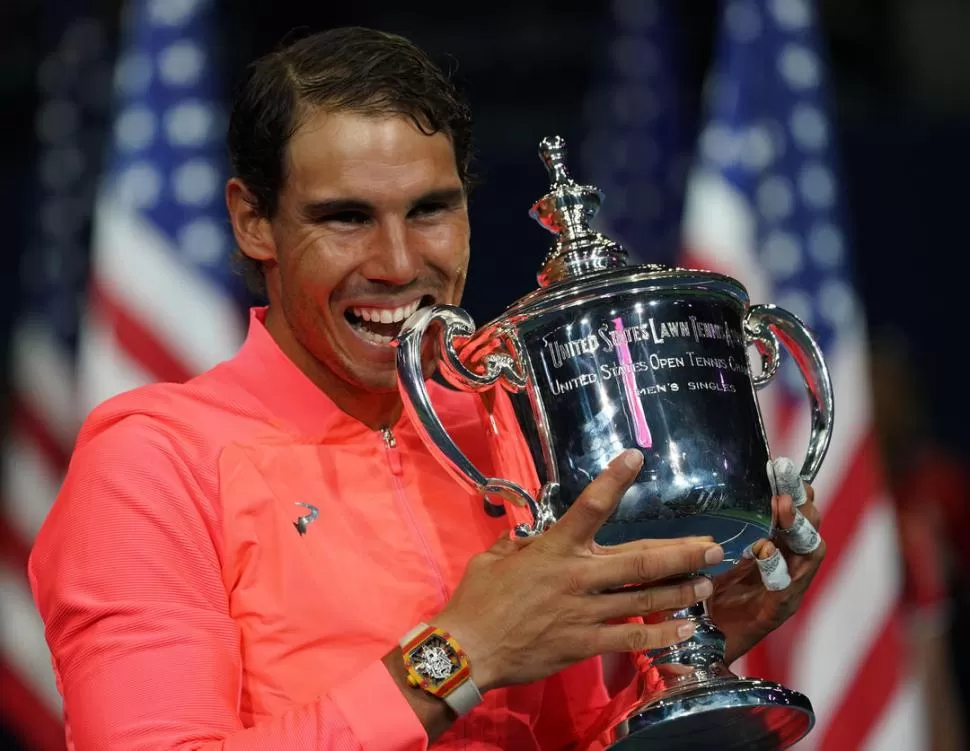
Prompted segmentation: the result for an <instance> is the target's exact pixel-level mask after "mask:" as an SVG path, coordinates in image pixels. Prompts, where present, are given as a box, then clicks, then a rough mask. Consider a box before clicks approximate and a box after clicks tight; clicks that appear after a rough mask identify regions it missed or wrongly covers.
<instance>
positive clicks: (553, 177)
mask: <svg viewBox="0 0 970 751" xmlns="http://www.w3.org/2000/svg"><path fill="white" fill-rule="evenodd" d="M539 157H540V158H541V159H542V162H543V164H545V166H546V170H547V171H548V172H549V180H550V182H551V183H552V185H551V186H550V190H549V192H548V193H546V195H544V196H543V197H542V198H540V199H539V200H538V201H536V203H535V204H534V205H533V206H532V210H531V211H530V212H529V215H530V216H531V217H532V218H533V219H535V220H536V221H537V222H539V224H541V225H542V226H543V227H545V228H546V229H547V230H549V231H550V232H552V233H553V234H554V235H557V236H558V237H557V240H556V244H555V245H554V246H553V247H552V250H550V251H549V255H548V256H546V260H545V261H544V262H543V265H542V269H540V271H539V275H538V279H539V285H540V286H542V287H546V286H548V285H550V284H553V283H555V282H560V281H565V280H567V279H572V278H575V277H578V276H582V275H584V274H588V273H591V272H594V271H602V270H604V269H610V268H616V267H618V266H625V265H626V251H625V250H624V249H623V248H622V247H621V246H620V245H618V244H617V243H615V242H613V241H612V240H610V239H609V238H608V237H605V236H604V235H601V234H600V233H599V232H596V231H594V230H593V229H591V228H590V226H589V222H590V220H592V218H593V217H594V216H595V215H596V212H597V211H599V208H600V203H601V201H602V199H603V194H602V193H601V192H600V190H599V189H597V188H595V187H593V186H592V185H580V184H578V183H577V182H576V181H575V180H573V179H572V178H571V177H570V176H569V171H568V170H567V169H566V139H565V138H563V137H562V136H547V137H546V138H543V139H542V140H541V141H540V142H539Z"/></svg>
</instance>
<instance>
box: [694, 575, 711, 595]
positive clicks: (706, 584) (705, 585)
mask: <svg viewBox="0 0 970 751" xmlns="http://www.w3.org/2000/svg"><path fill="white" fill-rule="evenodd" d="M712 594H714V584H713V583H712V582H711V580H710V579H708V578H707V577H705V578H703V579H701V580H700V581H699V582H697V583H696V584H694V595H695V596H696V597H697V599H698V600H703V599H704V598H705V597H710V596H711V595H712Z"/></svg>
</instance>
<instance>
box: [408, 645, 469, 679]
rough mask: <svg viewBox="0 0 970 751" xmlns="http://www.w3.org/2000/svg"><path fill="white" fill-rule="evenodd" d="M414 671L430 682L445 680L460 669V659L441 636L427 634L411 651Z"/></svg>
mask: <svg viewBox="0 0 970 751" xmlns="http://www.w3.org/2000/svg"><path fill="white" fill-rule="evenodd" d="M411 665H412V666H413V667H414V669H415V671H417V673H418V674H419V675H421V676H422V677H423V678H425V679H427V680H428V681H430V682H431V683H434V684H439V683H442V682H443V681H446V680H447V679H448V678H450V677H451V676H452V675H454V674H455V673H457V672H458V671H459V670H460V669H461V660H460V659H459V657H458V655H457V654H456V653H455V650H454V649H452V648H451V645H450V644H449V643H448V642H447V641H446V640H445V639H443V638H442V637H441V636H438V635H437V634H434V635H432V636H429V637H428V638H427V639H426V640H425V641H423V642H422V643H421V644H420V645H419V646H418V647H416V648H415V650H414V651H413V652H412V653H411Z"/></svg>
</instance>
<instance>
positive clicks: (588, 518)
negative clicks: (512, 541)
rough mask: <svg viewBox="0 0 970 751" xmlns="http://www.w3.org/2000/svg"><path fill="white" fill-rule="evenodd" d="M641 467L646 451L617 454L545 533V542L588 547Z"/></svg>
mask: <svg viewBox="0 0 970 751" xmlns="http://www.w3.org/2000/svg"><path fill="white" fill-rule="evenodd" d="M641 466H643V454H642V453H640V452H639V451H637V450H636V449H628V450H626V451H624V452H622V453H621V454H620V455H619V456H617V457H615V458H614V459H613V461H611V462H610V463H609V464H608V465H607V467H606V469H604V470H603V471H602V472H601V473H600V474H599V476H597V477H596V479H595V480H593V481H592V482H591V483H590V484H589V485H588V486H587V487H586V489H585V490H584V491H583V492H582V493H580V495H579V498H577V499H576V501H575V503H573V505H572V506H571V507H570V508H569V510H568V511H567V512H566V513H565V514H563V516H562V518H561V519H560V520H559V521H558V522H557V523H556V524H554V525H553V526H552V528H551V529H550V530H549V531H548V532H546V533H545V534H544V535H543V536H542V540H543V541H544V543H545V544H549V545H554V544H565V545H566V546H569V547H575V546H582V547H587V546H588V545H589V544H590V543H591V542H592V541H593V535H595V534H596V531H597V530H598V529H599V528H600V527H601V526H602V525H603V522H605V521H606V520H607V519H608V518H609V516H610V514H611V513H613V509H615V508H616V504H617V503H619V501H620V498H622V497H623V494H624V493H625V492H626V490H627V488H628V487H630V485H631V483H632V482H633V480H634V478H635V477H636V476H637V472H639V471H640V467H641Z"/></svg>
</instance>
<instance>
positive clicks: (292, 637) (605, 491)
mask: <svg viewBox="0 0 970 751" xmlns="http://www.w3.org/2000/svg"><path fill="white" fill-rule="evenodd" d="M228 140H229V148H230V152H231V155H232V158H233V163H234V166H235V170H236V176H235V177H234V178H233V179H232V180H230V181H229V183H228V185H227V188H226V199H227V205H228V209H229V214H230V217H231V220H232V226H233V230H234V232H235V237H236V240H237V243H238V245H239V248H240V249H241V252H242V254H244V256H245V258H246V261H247V263H248V264H249V270H250V272H251V273H252V274H253V275H254V278H255V279H256V280H257V281H258V282H259V283H261V284H264V285H265V291H266V293H267V296H268V298H269V305H268V306H267V307H265V308H257V309H254V310H253V311H252V314H251V324H250V331H249V335H248V338H247V340H246V342H245V344H244V345H243V347H242V349H241V351H240V352H239V354H238V355H237V356H236V357H234V358H233V359H231V360H229V361H227V362H225V363H222V364H221V365H219V366H217V367H215V368H214V369H212V370H211V371H209V372H207V373H204V374H202V375H201V376H199V377H198V378H195V379H193V380H192V381H190V382H188V383H186V384H156V385H153V386H149V387H146V388H143V389H138V390H135V391H132V392H129V393H126V394H123V395H121V396H119V397H116V398H114V399H112V400H109V401H108V402H106V403H105V404H103V405H101V406H100V407H98V408H97V409H96V410H95V411H94V412H93V413H92V414H91V415H90V416H89V418H88V420H87V421H86V423H85V425H84V428H83V430H82V432H81V434H80V436H79V438H78V441H77V446H76V449H75V452H74V455H73V457H72V461H71V465H70V469H69V471H68V475H67V478H66V480H65V483H64V485H63V487H62V489H61V492H60V494H59V496H58V498H57V501H56V502H55V504H54V507H53V509H52V511H51V513H50V516H49V518H48V519H47V521H46V523H45V525H44V528H43V529H42V531H41V533H40V534H39V536H38V539H37V543H36V546H35V549H34V551H33V553H32V555H31V561H30V579H31V584H32V587H33V590H34V595H35V598H36V601H37V604H38V608H39V610H40V612H41V614H42V616H43V618H44V621H45V624H46V633H47V640H48V643H49V645H50V648H51V652H52V655H53V665H54V669H55V672H56V674H57V679H58V686H59V688H60V690H61V692H62V694H63V697H64V711H65V719H66V725H67V731H68V741H69V745H71V747H72V748H75V749H78V750H79V751H88V750H91V751H94V750H97V751H113V750H114V749H119V750H120V749H124V750H125V751H135V750H137V749H153V750H155V749H180V750H181V749H205V750H206V751H209V750H213V751H214V750H215V749H233V750H240V749H259V750H260V751H276V750H277V749H279V750H280V751H282V750H283V749H286V750H288V751H290V750H292V749H318V750H321V751H323V750H328V751H329V750H334V751H335V750H337V749H340V750H344V749H402V750H403V749H420V748H425V747H427V745H428V744H429V743H435V744H436V747H442V748H449V747H450V748H462V749H523V750H527V749H538V748H544V749H557V748H569V747H571V746H572V745H574V744H575V743H576V742H577V739H579V738H581V737H584V736H585V735H586V734H587V733H588V732H589V727H590V723H591V721H592V719H593V718H594V717H596V716H597V715H598V713H599V712H600V710H601V709H602V708H603V707H604V705H605V704H606V702H607V701H608V698H609V697H608V696H607V693H606V689H605V685H604V680H603V675H602V673H601V669H600V662H599V661H598V660H597V659H595V658H596V656H598V655H603V654H607V653H614V652H630V651H633V650H642V649H647V648H652V647H660V646H663V645H667V644H671V643H674V642H676V641H679V640H681V639H683V638H685V637H686V636H687V635H689V634H690V633H691V629H692V627H691V626H690V625H689V624H687V623H684V622H682V621H664V622H662V623H659V624H654V625H648V624H646V623H644V622H643V620H642V619H641V618H640V616H645V615H648V614H650V613H654V612H657V611H664V610H670V609H676V608H680V607H683V606H686V605H688V604H690V603H692V602H695V601H696V600H698V599H705V598H707V597H710V596H711V595H712V591H711V590H712V587H711V584H710V582H709V581H707V580H705V579H701V580H685V579H683V578H682V577H683V575H684V574H687V573H689V572H691V571H696V570H698V569H700V568H703V567H704V566H705V565H709V564H711V563H713V562H717V561H719V560H721V558H722V556H723V551H722V550H721V548H720V547H719V546H717V545H715V544H713V543H712V542H710V541H709V540H706V539H687V540H676V541H643V542H638V543H633V544H629V545H623V546H617V547H615V548H611V549H609V550H605V549H603V548H600V547H599V546H597V545H596V544H595V543H594V542H593V536H594V535H595V533H596V530H597V529H598V528H599V526H600V525H601V524H602V523H603V522H604V521H605V519H606V518H607V517H608V516H609V514H610V512H611V510H612V509H613V508H614V506H615V505H616V503H617V502H618V500H619V498H620V497H621V496H622V494H623V492H624V490H625V488H626V487H627V486H628V485H629V483H630V482H631V481H632V479H633V477H634V476H635V475H636V472H637V471H638V468H639V466H640V463H641V462H642V457H641V455H640V454H639V452H625V453H623V454H621V455H620V456H619V457H617V459H616V460H614V461H613V463H612V464H611V465H610V467H609V468H608V469H607V470H606V471H605V472H604V473H603V474H602V475H601V476H600V477H599V478H597V479H596V480H595V481H594V482H593V483H592V484H591V485H590V486H589V488H588V489H587V490H586V491H585V492H584V493H583V495H582V496H581V497H580V499H579V500H577V502H576V503H575V504H574V505H573V507H572V508H571V509H570V511H569V512H568V513H567V514H565V515H564V516H563V518H562V519H561V520H560V521H559V522H558V523H557V524H556V525H555V526H554V527H553V528H552V529H551V530H550V531H549V532H547V533H545V534H544V535H542V536H540V537H538V538H535V539H533V540H530V541H520V540H511V539H509V534H508V521H507V520H505V519H501V518H499V519H496V518H491V517H488V516H487V515H486V514H484V513H483V512H482V510H481V499H480V498H477V497H475V496H473V495H472V494H470V493H468V492H466V491H464V490H463V489H462V488H461V487H460V486H458V485H457V483H456V482H455V481H454V480H453V479H452V478H451V477H450V476H449V475H448V474H447V473H446V472H445V471H444V470H443V469H442V467H441V466H440V465H439V464H438V462H437V461H436V460H435V459H434V458H433V457H432V456H430V455H429V454H428V452H427V451H426V450H425V448H424V446H423V444H422V442H421V440H420V438H419V437H418V434H417V433H416V431H415V429H414V427H413V426H411V425H410V424H409V423H408V421H407V418H405V417H402V416H401V412H402V410H401V403H400V400H399V398H398V395H397V391H396V370H395V365H394V349H393V347H392V346H391V345H390V339H391V337H393V336H394V335H395V334H396V333H397V331H398V330H399V328H400V325H401V322H402V321H404V319H405V318H407V317H408V316H409V315H410V314H412V313H413V312H414V311H415V310H416V309H417V308H418V307H419V306H422V305H428V304H431V303H452V304H457V303H458V302H459V301H460V299H461V294H462V289H463V287H464V284H465V276H466V272H467V269H468V262H469V226H468V214H467V189H468V183H469V176H468V162H469V142H470V119H469V115H468V111H467V109H466V108H465V106H464V105H463V104H462V103H461V102H460V101H459V99H458V97H457V96H456V94H455V91H454V89H453V88H452V86H451V84H450V83H449V82H448V80H447V79H446V78H445V77H444V76H443V74H442V73H441V72H440V71H439V70H438V69H437V68H436V67H435V66H434V65H432V63H431V62H430V61H429V60H428V59H427V57H426V56H425V55H424V54H423V53H422V52H421V51H420V50H418V49H417V48H415V47H414V46H413V45H411V44H410V43H409V42H407V41H406V40H404V39H401V38H400V37H396V36H392V35H388V34H383V33H380V32H376V31H370V30H366V29H356V28H352V29H338V30H334V31H330V32H327V33H323V34H317V35H313V36H310V37H307V38H305V39H303V40H300V41H297V42H295V43H293V44H291V45H290V46H288V47H286V48H285V49H282V50H281V51H279V52H275V53H273V54H271V55H269V56H267V57H265V58H263V59H261V60H259V61H257V62H256V63H255V64H254V65H253V66H251V67H250V69H249V70H248V73H247V75H246V77H245V80H244V81H243V84H242V87H241V89H240V91H239V93H238V95H237V98H236V102H235V106H234V109H233V113H232V118H231V122H230V128H229V137H228ZM434 364H435V363H434V357H433V353H432V352H431V351H430V350H429V351H428V357H427V372H428V374H429V375H430V373H431V372H432V370H433V368H434ZM431 389H432V394H433V398H434V399H435V402H436V405H437V408H438V411H439V414H440V415H441V416H442V419H443V421H444V422H445V424H446V425H447V427H448V428H449V431H450V432H451V434H452V435H453V436H455V437H456V438H457V440H458V442H459V443H460V444H461V445H462V447H463V448H464V450H465V451H466V453H467V454H468V455H469V457H470V458H471V459H472V460H473V461H475V462H476V463H477V464H478V465H479V466H481V467H483V468H487V467H488V466H489V463H490V457H489V455H488V448H487V446H486V445H485V443H484V440H483V437H482V433H483V429H482V426H483V423H482V420H483V414H482V412H481V405H480V403H479V402H478V401H477V400H476V399H475V398H473V397H472V396H470V395H467V394H459V393H455V392H450V391H447V390H445V389H443V388H440V387H438V386H435V385H433V384H432V385H431ZM785 492H786V495H783V496H780V497H779V499H778V501H777V503H778V508H779V520H780V522H781V525H782V526H783V527H791V526H792V525H793V524H795V522H796V520H797V519H801V520H802V521H803V522H804V518H803V517H802V516H801V513H800V512H799V511H798V510H797V509H795V507H794V505H793V504H794V503H798V502H801V501H805V503H804V505H802V507H801V508H802V511H804V512H805V516H806V517H808V519H809V520H810V521H811V522H812V523H815V522H817V515H816V514H815V512H814V509H813V507H812V503H811V489H810V488H806V487H803V486H801V485H800V484H797V483H796V485H794V486H792V487H790V488H789V489H787V490H786V491H785ZM792 496H794V498H793V497H792ZM796 526H797V525H796ZM813 533H814V530H813ZM816 537H817V535H816ZM759 554H760V555H762V556H765V557H774V558H775V559H776V560H782V561H784V559H782V558H781V556H782V551H781V550H780V549H778V550H776V549H775V548H774V547H773V546H772V543H770V542H767V541H764V542H763V544H762V546H761V549H760V553H759ZM785 558H786V559H787V561H788V563H787V565H788V568H789V570H790V572H791V583H790V585H789V586H788V587H787V588H786V589H784V590H781V591H773V592H768V591H766V590H765V589H764V587H763V586H762V585H761V581H760V579H759V578H758V574H757V569H756V568H755V567H753V566H752V567H751V572H753V574H752V576H750V577H748V578H747V580H743V581H741V582H740V583H738V584H737V585H736V586H734V587H733V588H732V595H733V599H732V601H731V602H725V603H724V607H723V609H722V610H720V611H719V621H720V623H721V625H722V626H723V627H724V628H725V630H726V632H727V633H728V643H729V652H730V653H731V656H732V657H734V656H737V655H739V654H740V653H742V652H743V651H744V650H746V649H748V648H749V647H750V646H751V645H752V644H754V643H755V642H756V641H757V640H758V639H760V638H761V637H763V636H764V635H765V634H766V633H768V631H770V630H771V629H773V628H775V627H777V625H779V624H780V623H781V622H782V621H783V620H784V619H785V618H786V617H787V616H788V615H789V614H790V613H791V612H792V611H793V609H794V608H795V607H796V606H797V604H798V602H799V601H800V599H801V597H802V594H803V593H804V589H805V587H806V586H807V584H808V582H809V581H810V580H811V577H812V575H813V574H814V572H815V571H816V570H817V567H818V563H819V562H820V560H821V549H818V550H815V551H814V552H811V553H808V554H805V555H794V554H792V553H791V551H790V550H789V551H786V552H785ZM627 584H638V585H642V586H641V587H637V588H624V585H627ZM715 599H716V598H715Z"/></svg>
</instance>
